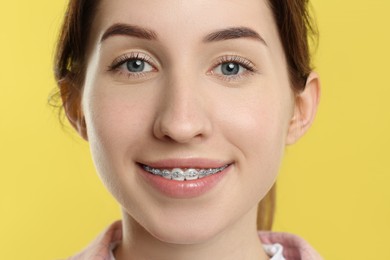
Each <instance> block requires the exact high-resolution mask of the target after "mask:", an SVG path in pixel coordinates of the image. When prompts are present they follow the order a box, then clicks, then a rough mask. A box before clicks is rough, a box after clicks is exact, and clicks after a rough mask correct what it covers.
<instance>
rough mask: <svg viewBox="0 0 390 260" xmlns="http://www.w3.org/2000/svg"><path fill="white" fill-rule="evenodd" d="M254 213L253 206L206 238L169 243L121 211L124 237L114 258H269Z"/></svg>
mask: <svg viewBox="0 0 390 260" xmlns="http://www.w3.org/2000/svg"><path fill="white" fill-rule="evenodd" d="M256 216H257V209H256V208H254V209H253V210H251V211H250V212H249V213H248V214H246V215H245V216H243V217H242V218H241V219H240V220H238V221H237V222H236V223H233V224H232V225H231V226H229V227H227V228H226V229H225V230H224V231H222V232H220V233H219V234H216V235H215V236H214V237H211V238H209V239H208V240H207V241H201V242H199V243H196V244H172V243H167V242H164V241H161V240H159V239H157V238H155V237H154V236H153V235H151V234H150V233H149V232H148V231H147V230H145V229H144V228H143V227H142V226H140V225H139V224H138V223H137V222H136V221H135V220H134V219H133V218H132V217H131V216H129V215H128V214H127V213H126V212H125V211H123V241H122V243H121V244H120V245H119V246H118V247H117V249H116V250H115V255H116V259H117V260H124V259H132V260H134V259H137V260H147V259H148V260H149V259H161V260H179V259H180V260H182V259H186V260H198V259H226V260H233V259H235V260H236V259H242V260H265V259H269V258H268V256H267V255H266V254H265V252H264V250H263V247H262V244H261V242H260V239H259V237H258V235H257V230H256Z"/></svg>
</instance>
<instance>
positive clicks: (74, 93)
mask: <svg viewBox="0 0 390 260" xmlns="http://www.w3.org/2000/svg"><path fill="white" fill-rule="evenodd" d="M59 86H60V91H61V99H62V104H63V106H64V110H65V114H66V117H67V118H68V120H69V122H70V124H71V125H72V126H73V128H74V129H75V130H76V131H77V132H78V133H79V135H80V136H81V137H82V138H83V139H84V140H86V141H88V135H87V126H86V123H85V118H84V113H83V111H82V107H81V97H82V94H81V93H82V91H81V90H80V89H79V88H77V87H75V86H74V85H73V84H72V83H71V82H69V81H67V80H63V81H61V82H60V83H59Z"/></svg>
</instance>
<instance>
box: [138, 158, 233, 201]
mask: <svg viewBox="0 0 390 260" xmlns="http://www.w3.org/2000/svg"><path fill="white" fill-rule="evenodd" d="M230 167H231V165H229V166H228V167H226V168H225V169H224V170H223V171H220V172H218V173H215V174H212V175H209V176H206V177H203V178H200V179H196V180H191V181H175V180H168V179H165V178H163V177H161V176H157V175H154V174H151V173H149V172H147V171H145V170H144V169H143V168H142V167H139V169H140V173H141V176H142V177H143V179H144V180H145V181H146V182H147V183H148V184H149V185H151V186H152V187H153V188H155V189H156V190H157V191H159V192H160V193H162V194H164V195H166V196H168V197H171V198H180V199H190V198H195V197H199V196H201V195H203V194H205V193H207V192H208V191H210V190H212V189H213V188H214V187H215V186H216V185H217V184H218V183H219V182H221V180H222V179H223V177H225V175H226V174H227V172H228V171H229V169H230Z"/></svg>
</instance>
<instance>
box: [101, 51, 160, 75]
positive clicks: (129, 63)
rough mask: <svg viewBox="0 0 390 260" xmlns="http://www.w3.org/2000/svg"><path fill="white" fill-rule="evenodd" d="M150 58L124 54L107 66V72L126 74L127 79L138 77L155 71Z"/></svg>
mask: <svg viewBox="0 0 390 260" xmlns="http://www.w3.org/2000/svg"><path fill="white" fill-rule="evenodd" d="M153 64H154V63H153V61H152V58H150V56H148V55H147V54H145V53H130V54H124V55H122V56H120V57H119V58H117V59H115V60H114V61H113V63H112V64H111V65H110V66H108V71H116V72H119V73H121V74H122V73H124V74H127V76H128V77H133V76H136V77H140V76H144V74H146V73H148V72H153V71H156V68H155V66H154V65H153Z"/></svg>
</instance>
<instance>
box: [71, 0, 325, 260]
mask: <svg viewBox="0 0 390 260" xmlns="http://www.w3.org/2000/svg"><path fill="white" fill-rule="evenodd" d="M100 7H101V8H100V9H99V12H98V13H97V15H96V17H95V20H94V23H93V28H92V31H91V35H90V41H89V43H88V45H89V48H88V49H89V53H88V62H87V70H86V79H85V83H84V86H83V98H82V104H81V106H82V110H83V112H84V114H85V120H86V125H87V131H86V132H84V131H81V130H80V129H78V130H79V132H80V134H81V135H82V136H83V137H84V138H85V139H86V140H88V141H89V143H90V146H91V151H92V155H93V159H94V162H95V165H96V168H97V170H98V173H99V176H100V177H101V179H102V181H103V183H104V184H105V186H106V187H107V189H108V190H109V191H110V192H111V193H112V194H113V196H114V197H115V198H116V199H117V201H118V202H119V203H120V205H121V206H122V209H123V210H122V211H123V240H122V242H121V243H120V245H119V246H118V248H117V249H116V251H115V254H116V257H117V259H170V260H172V259H268V256H266V254H265V253H264V251H263V249H262V245H261V242H260V241H259V239H258V236H257V231H256V215H257V204H258V202H259V201H260V200H261V199H262V198H263V197H264V196H265V195H266V193H267V192H268V190H269V189H270V188H271V186H272V184H273V183H274V181H275V179H276V177H277V173H278V169H279V165H280V162H281V158H282V156H283V151H284V148H285V146H286V145H288V144H291V143H294V142H295V141H296V140H297V139H299V138H300V137H301V136H302V135H303V134H304V133H305V132H306V130H307V129H308V128H309V126H310V124H311V122H312V121H313V118H314V115H315V113H316V108H317V104H318V99H319V80H318V76H317V75H316V74H315V73H312V74H311V75H310V76H309V78H308V81H307V86H306V90H305V91H303V92H302V93H299V94H296V93H293V92H292V90H291V86H290V81H289V78H288V73H287V65H286V60H285V56H284V53H283V49H282V45H281V42H280V39H279V37H278V33H277V28H276V25H275V22H274V20H273V18H272V14H271V11H270V10H269V9H268V6H267V4H266V2H265V1H260V0H247V1H245V3H244V2H242V1H238V0H237V1H235V0H231V1H225V0H215V1H206V0H199V1H180V0H166V1H152V0H144V1H136V0H116V1H108V0H103V1H102V3H101V6H100ZM167 7H169V8H167ZM115 23H125V24H130V25H136V26H140V27H143V28H147V29H148V30H153V31H154V32H155V33H156V34H157V37H158V39H157V40H145V39H139V38H137V37H129V36H112V37H109V38H107V39H105V40H103V41H101V37H102V35H103V33H104V32H105V30H107V29H108V28H109V27H110V26H111V25H113V24H115ZM243 26H245V27H249V28H251V29H253V30H254V31H256V32H257V33H258V34H259V35H260V36H261V37H262V38H263V39H264V41H265V43H264V42H262V41H260V40H257V39H254V38H250V37H249V38H239V39H229V40H222V41H217V42H212V43H205V42H204V41H203V38H204V37H205V35H207V34H209V33H211V32H214V31H216V30H221V29H226V28H229V27H243ZM131 53H133V55H134V54H137V55H139V57H147V59H148V63H147V66H146V69H145V70H144V71H143V72H142V73H131V72H129V71H128V70H127V68H126V64H124V65H121V66H119V67H117V68H115V69H108V68H109V67H110V66H111V65H112V64H113V62H114V61H116V60H118V58H119V57H123V55H126V54H127V56H129V55H130V54H131ZM231 57H240V59H239V60H240V62H241V61H245V64H248V62H249V63H250V64H251V66H252V68H253V70H254V71H249V70H248V69H246V68H245V67H244V66H241V67H240V72H239V76H234V77H233V76H226V75H223V73H222V70H221V66H220V65H218V63H220V62H221V59H222V61H226V58H228V59H231ZM234 61H236V60H234ZM149 65H150V66H149ZM235 65H237V66H238V65H239V64H238V63H235ZM129 73H130V74H129ZM72 119H73V120H75V119H74V118H70V120H72ZM168 158H182V159H183V158H207V159H214V160H222V161H227V162H232V163H233V165H232V167H231V169H230V171H229V173H228V174H227V175H226V176H225V177H224V178H223V180H222V181H221V182H220V183H219V184H218V185H217V186H216V187H214V189H212V190H211V191H210V192H207V193H206V194H203V195H202V196H199V197H195V198H191V199H172V198H169V197H166V196H162V195H161V194H159V193H158V192H156V191H155V190H153V189H152V188H151V187H150V186H149V185H148V184H146V183H145V182H144V181H143V180H141V178H140V177H139V174H137V171H138V166H137V162H142V161H156V160H162V159H168ZM152 249H153V250H152ZM243 249H245V250H243Z"/></svg>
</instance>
